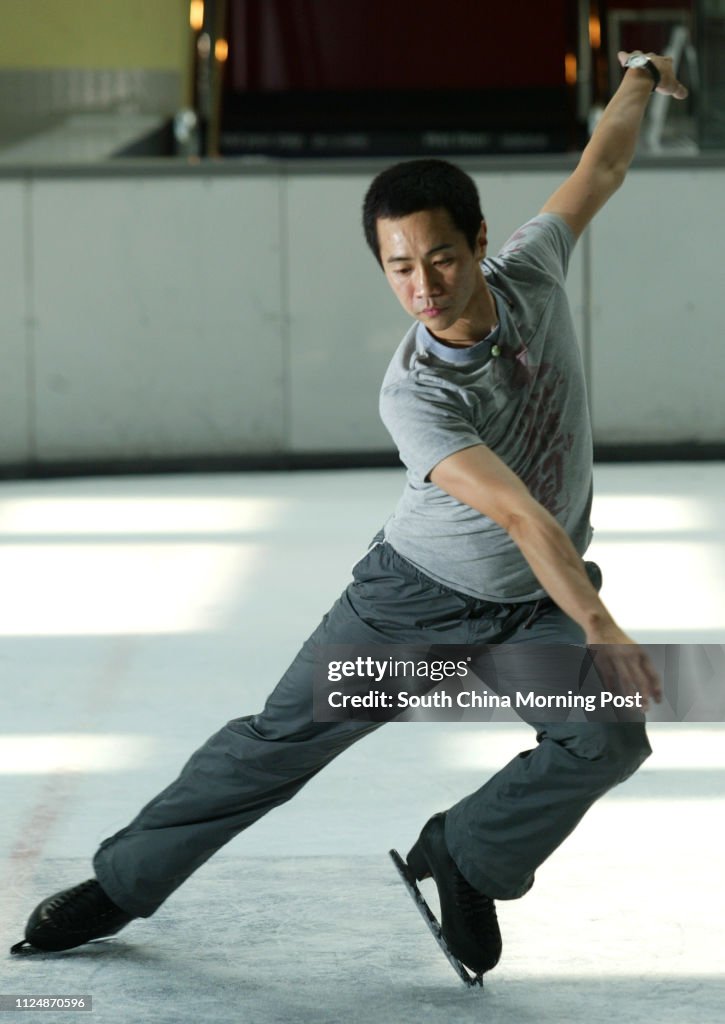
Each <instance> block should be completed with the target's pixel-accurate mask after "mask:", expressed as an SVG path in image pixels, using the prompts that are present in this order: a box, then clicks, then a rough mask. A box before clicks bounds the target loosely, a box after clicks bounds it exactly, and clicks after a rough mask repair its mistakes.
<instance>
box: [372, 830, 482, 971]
mask: <svg viewBox="0 0 725 1024" xmlns="http://www.w3.org/2000/svg"><path fill="white" fill-rule="evenodd" d="M390 859H391V860H392V862H393V864H395V867H396V869H397V871H398V874H399V875H400V877H401V878H402V880H403V884H404V885H405V888H406V889H407V890H408V892H409V893H410V895H411V897H412V898H413V901H414V903H415V905H416V907H417V908H418V910H419V911H420V915H421V917H422V918H423V920H424V921H425V923H426V924H427V925H428V928H429V930H430V932H431V934H432V936H433V938H434V939H435V940H436V942H437V943H438V945H439V946H440V948H441V949H442V950H443V953H444V954H445V956H446V958H447V960H448V963H449V964H450V965H451V967H452V968H453V970H454V971H455V972H456V974H457V975H458V977H459V978H460V979H461V981H462V982H463V983H464V985H466V986H467V987H468V988H475V987H476V986H480V987H481V988H483V975H482V974H471V973H470V972H469V971H468V968H467V967H465V965H464V964H463V963H462V962H461V961H460V960H459V959H458V957H457V956H454V954H453V953H451V951H450V949H449V948H448V944H447V943H446V940H445V939H444V938H443V933H442V931H441V926H440V923H439V921H438V918H437V917H436V916H435V914H434V913H433V911H432V910H431V909H430V907H429V906H428V904H427V903H426V901H425V897H424V896H423V893H422V892H421V891H420V889H419V888H418V883H417V881H416V879H415V876H414V875H413V872H412V871H411V870H410V868H409V867H408V865H407V864H406V862H405V861H404V860H403V858H402V857H401V856H400V854H399V853H398V851H397V850H390Z"/></svg>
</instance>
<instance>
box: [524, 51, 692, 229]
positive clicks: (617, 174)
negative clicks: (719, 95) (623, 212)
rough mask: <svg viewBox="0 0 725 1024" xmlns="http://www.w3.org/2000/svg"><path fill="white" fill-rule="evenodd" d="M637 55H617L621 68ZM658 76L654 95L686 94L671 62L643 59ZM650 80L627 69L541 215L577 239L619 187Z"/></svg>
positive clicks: (645, 72)
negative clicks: (548, 215) (551, 216)
mask: <svg viewBox="0 0 725 1024" xmlns="http://www.w3.org/2000/svg"><path fill="white" fill-rule="evenodd" d="M637 55H639V51H634V53H625V52H624V51H620V52H619V54H618V57H619V63H620V64H621V65H622V66H623V67H624V65H625V64H626V63H627V60H629V58H630V57H633V56H637ZM641 56H643V57H645V56H646V58H647V59H648V60H649V61H650V62H651V63H652V64H653V65H654V68H655V71H656V73H657V74H659V83H658V84H657V92H661V93H663V94H664V95H666V96H673V97H674V98H675V99H678V100H682V99H684V98H685V97H686V96H687V89H686V88H685V86H684V85H682V83H681V82H678V81H677V79H676V78H675V75H674V72H673V70H672V59H671V58H670V57H660V56H658V55H657V54H654V53H648V54H646V55H645V54H642V55H641ZM654 84H655V80H654V77H653V74H652V72H651V71H649V70H647V68H646V67H644V68H643V67H629V68H628V69H627V71H626V72H625V74H624V77H623V78H622V81H621V84H620V86H619V88H618V89H617V91H616V92H615V94H614V96H613V97H612V99H611V100H610V101H609V103H608V104H607V107H606V109H605V111H604V113H603V114H602V116H601V118H600V120H599V123H598V124H597V127H596V128H595V130H594V132H593V134H592V137H591V139H590V140H589V142H588V143H587V146H586V147H585V149H584V151H583V153H582V155H581V159H580V161H579V163H578V164H577V167H576V170H575V171H574V172H573V173H572V174H571V175H570V177H569V178H567V180H566V181H565V182H564V184H563V185H561V187H560V188H558V189H557V190H556V192H554V194H553V195H552V196H551V198H550V199H549V200H548V202H547V203H546V204H545V205H544V206H543V207H542V209H541V213H556V214H558V215H559V216H560V217H562V218H563V219H564V220H565V221H566V222H567V224H568V225H569V227H570V228H571V229H572V231H573V232H574V234H575V235H576V236H577V238H578V237H579V235H580V234H581V233H582V231H583V230H584V228H585V227H586V226H587V224H588V223H589V221H590V220H591V219H592V217H593V216H594V214H595V213H596V212H597V211H598V210H600V209H601V208H602V206H604V204H605V203H606V201H607V200H608V199H609V197H610V196H611V195H612V194H613V193H614V192H616V190H617V189H618V188H619V186H620V185H621V184H622V182H623V181H624V177H625V175H626V173H627V169H628V168H629V165H630V163H631V162H632V157H633V156H634V151H635V148H636V145H637V136H638V135H639V130H640V127H641V125H642V118H643V116H644V112H645V109H646V107H647V102H648V100H649V98H650V96H651V94H652V89H653V86H654Z"/></svg>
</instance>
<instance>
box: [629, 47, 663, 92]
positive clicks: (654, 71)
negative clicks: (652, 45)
mask: <svg viewBox="0 0 725 1024" xmlns="http://www.w3.org/2000/svg"><path fill="white" fill-rule="evenodd" d="M633 57H636V58H637V63H636V64H633V63H632V58H633ZM643 57H644V60H643V59H642V58H643ZM624 66H625V68H642V70H643V71H648V72H649V73H650V75H651V76H652V80H653V82H654V85H653V86H652V92H654V91H655V89H656V88H657V86H658V85H659V84H660V80H661V78H662V75H661V74H660V72H659V69H658V67H657V65H656V64H655V62H654V61H653V60H650V59H649V57H645V55H644V54H643V53H636V54H633V55H632V57H630V58H629V60H628V61H627V63H626V64H625V65H624Z"/></svg>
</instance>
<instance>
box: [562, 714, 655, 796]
mask: <svg viewBox="0 0 725 1024" xmlns="http://www.w3.org/2000/svg"><path fill="white" fill-rule="evenodd" d="M572 741H573V742H572ZM565 746H567V747H569V749H570V750H571V752H572V753H573V754H574V755H575V756H576V757H579V758H581V759H582V760H584V761H586V762H589V763H590V765H591V767H592V768H593V769H595V770H596V772H597V774H598V775H605V776H606V777H607V779H608V781H609V782H610V784H611V785H616V783H618V782H623V781H624V780H625V779H628V778H629V776H630V775H633V774H634V772H636V771H637V769H638V768H639V767H640V766H641V765H642V764H643V763H644V761H646V759H647V758H648V757H649V755H650V754H651V753H652V748H651V746H650V744H649V740H648V739H647V732H646V730H645V726H644V724H643V723H639V722H610V723H602V724H597V723H594V722H587V723H581V726H580V727H579V728H578V729H577V730H576V734H575V735H573V736H571V737H568V738H567V740H566V741H565Z"/></svg>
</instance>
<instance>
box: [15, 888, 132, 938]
mask: <svg viewBox="0 0 725 1024" xmlns="http://www.w3.org/2000/svg"><path fill="white" fill-rule="evenodd" d="M132 920H133V915H131V914H127V913H126V912H125V911H124V910H121V909H120V907H117V906H116V904H115V903H113V902H112V901H111V900H110V899H109V898H108V896H106V894H105V892H104V891H103V889H102V888H101V886H100V885H99V884H98V882H97V881H96V879H95V878H90V879H89V880H88V881H87V882H81V884H80V885H76V886H74V887H73V888H72V889H63V890H62V892H57V893H56V894H55V895H54V896H50V897H49V898H48V899H46V900H43V901H42V903H39V904H38V906H37V907H36V908H35V910H34V911H33V913H32V914H31V915H30V918H29V919H28V924H27V926H26V928H25V938H24V940H23V941H22V942H17V943H16V944H15V945H14V946H13V947H12V948H11V950H10V952H11V953H21V952H32V951H33V950H42V951H43V952H47V953H50V952H52V953H57V952H59V951H60V950H63V949H72V948H73V947H74V946H82V945H83V943H84V942H90V941H91V940H92V939H102V938H106V937H107V936H109V935H115V934H116V932H118V931H120V930H121V928H124V927H125V926H126V925H127V924H128V923H129V921H132ZM27 947H30V948H27Z"/></svg>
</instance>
